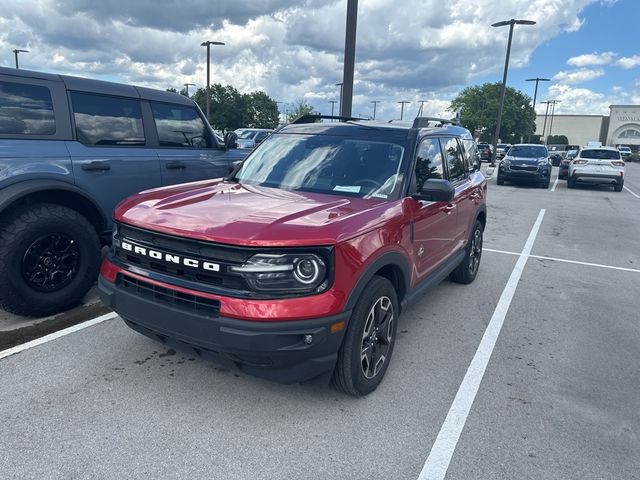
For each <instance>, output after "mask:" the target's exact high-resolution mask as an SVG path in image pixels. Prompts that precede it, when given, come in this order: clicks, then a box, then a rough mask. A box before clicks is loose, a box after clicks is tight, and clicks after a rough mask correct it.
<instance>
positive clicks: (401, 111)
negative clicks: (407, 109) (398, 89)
mask: <svg viewBox="0 0 640 480" xmlns="http://www.w3.org/2000/svg"><path fill="white" fill-rule="evenodd" d="M398 103H399V104H400V120H402V118H403V117H404V106H405V105H406V104H408V103H411V102H407V101H404V100H403V101H401V102H398Z"/></svg>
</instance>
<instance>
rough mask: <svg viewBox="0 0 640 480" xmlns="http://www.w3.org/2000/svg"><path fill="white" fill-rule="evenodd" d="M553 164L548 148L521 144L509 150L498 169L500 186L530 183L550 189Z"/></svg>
mask: <svg viewBox="0 0 640 480" xmlns="http://www.w3.org/2000/svg"><path fill="white" fill-rule="evenodd" d="M551 168H552V166H551V162H550V161H549V154H548V152H547V147H545V146H544V145H536V144H519V145H514V146H513V147H511V148H510V149H509V151H508V152H507V155H506V156H505V157H504V159H503V160H502V161H501V162H500V165H499V167H498V177H497V179H496V181H497V183H498V185H504V182H505V181H509V182H530V183H536V184H538V185H539V186H540V187H543V188H548V187H549V181H550V179H551Z"/></svg>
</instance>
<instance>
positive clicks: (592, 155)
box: [580, 149, 620, 160]
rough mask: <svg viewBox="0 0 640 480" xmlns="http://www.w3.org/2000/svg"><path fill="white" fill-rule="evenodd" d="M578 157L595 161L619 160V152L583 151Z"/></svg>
mask: <svg viewBox="0 0 640 480" xmlns="http://www.w3.org/2000/svg"><path fill="white" fill-rule="evenodd" d="M580 157H581V158H589V159H596V160H620V152H618V151H616V150H595V149H594V150H583V151H582V153H581V154H580Z"/></svg>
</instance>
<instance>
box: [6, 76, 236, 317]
mask: <svg viewBox="0 0 640 480" xmlns="http://www.w3.org/2000/svg"><path fill="white" fill-rule="evenodd" d="M244 156H245V152H242V151H237V150H233V151H231V150H228V149H227V148H226V146H225V145H224V144H222V143H220V141H219V140H217V138H216V137H215V136H214V134H213V131H212V129H211V127H210V126H209V124H208V123H207V122H206V121H205V118H204V116H203V115H202V112H201V111H200V109H199V108H198V106H197V105H196V104H195V103H194V102H193V101H192V100H190V99H189V98H187V97H185V96H183V95H178V94H175V93H169V92H164V91H158V90H152V89H149V88H142V87H135V86H131V85H122V84H117V83H110V82H102V81H97V80H89V79H85V78H78V77H70V76H65V75H53V74H48V73H40V72H32V71H28V70H16V69H10V68H0V216H1V219H0V306H1V307H2V308H4V309H6V310H8V311H11V312H14V313H18V314H25V315H38V316H42V315H49V314H52V313H56V312H59V311H61V310H64V309H66V308H68V307H71V306H73V305H75V304H77V303H78V302H79V301H80V300H81V299H82V297H83V296H84V295H85V294H86V293H87V291H88V290H89V288H90V287H91V285H93V283H94V282H95V281H96V280H97V277H98V268H99V264H100V258H101V257H100V248H101V246H102V245H105V244H108V243H109V242H110V239H111V225H112V212H113V209H114V207H115V206H116V204H117V203H118V202H119V201H120V200H122V199H123V198H125V197H127V196H129V195H131V194H133V193H135V192H139V191H141V190H146V189H150V188H156V187H161V186H164V185H173V184H176V183H184V182H193V181H197V180H205V179H211V178H216V177H222V176H224V175H227V174H228V173H229V171H230V168H231V164H232V162H234V161H236V160H239V159H242V158H244Z"/></svg>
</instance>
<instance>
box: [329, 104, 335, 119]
mask: <svg viewBox="0 0 640 480" xmlns="http://www.w3.org/2000/svg"><path fill="white" fill-rule="evenodd" d="M329 103H330V104H331V116H332V117H333V111H334V108H335V106H336V101H335V100H329Z"/></svg>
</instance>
